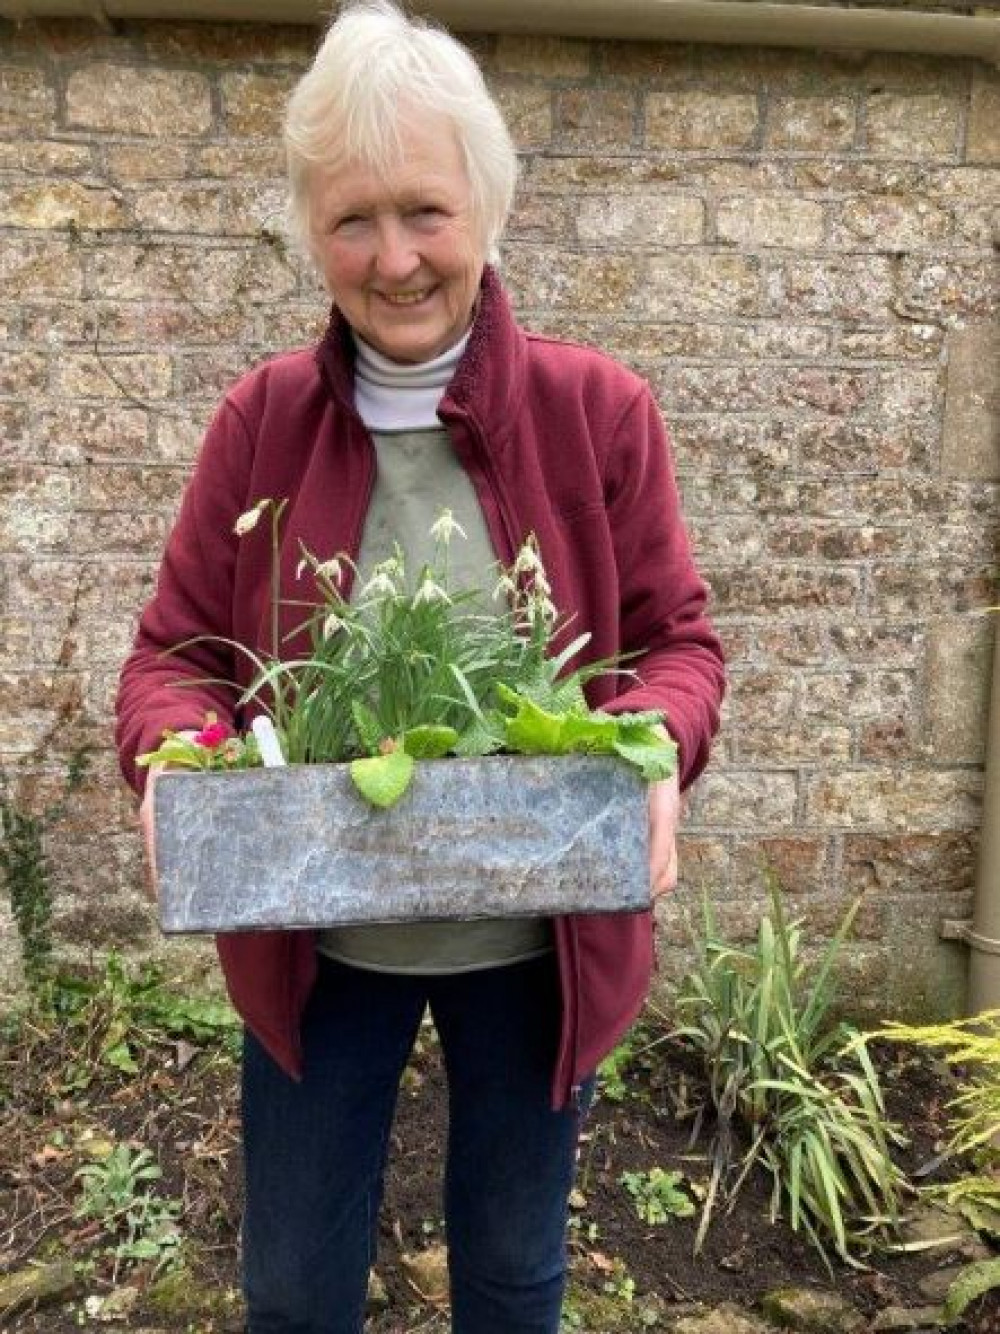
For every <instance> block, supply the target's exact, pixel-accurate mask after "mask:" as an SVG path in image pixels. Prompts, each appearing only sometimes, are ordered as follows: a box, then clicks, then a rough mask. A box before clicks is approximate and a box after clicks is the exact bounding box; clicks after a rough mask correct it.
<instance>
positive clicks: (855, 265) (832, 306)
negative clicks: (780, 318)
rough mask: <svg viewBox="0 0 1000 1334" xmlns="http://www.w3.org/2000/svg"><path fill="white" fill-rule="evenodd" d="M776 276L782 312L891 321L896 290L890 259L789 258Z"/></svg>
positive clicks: (859, 319)
mask: <svg viewBox="0 0 1000 1334" xmlns="http://www.w3.org/2000/svg"><path fill="white" fill-rule="evenodd" d="M777 279H778V285H779V289H780V298H779V301H780V308H781V310H782V313H783V314H784V315H791V316H792V317H793V318H795V317H797V316H801V315H803V314H809V315H813V316H816V315H819V316H823V317H825V318H828V319H837V320H852V321H861V320H867V321H878V320H881V321H885V322H888V320H889V317H890V311H891V310H892V303H893V297H894V295H895V291H896V288H895V274H894V272H893V267H892V264H891V262H890V261H889V260H888V259H885V258H883V257H881V256H875V255H851V256H845V257H840V256H834V255H830V256H823V257H822V258H817V259H799V258H796V259H789V260H788V261H787V262H786V263H783V264H782V265H781V267H780V270H779V272H778V274H777Z"/></svg>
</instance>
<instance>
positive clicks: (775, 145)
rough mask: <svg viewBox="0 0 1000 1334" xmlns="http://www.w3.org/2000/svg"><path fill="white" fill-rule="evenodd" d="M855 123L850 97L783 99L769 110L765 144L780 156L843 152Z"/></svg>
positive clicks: (848, 144) (852, 132)
mask: <svg viewBox="0 0 1000 1334" xmlns="http://www.w3.org/2000/svg"><path fill="white" fill-rule="evenodd" d="M856 120H857V110H856V108H855V105H854V101H853V100H852V99H851V98H850V97H786V98H782V99H780V100H778V101H775V102H773V103H772V104H771V106H770V107H769V108H768V115H767V126H766V133H765V144H766V146H767V147H768V148H770V149H773V150H774V151H775V152H779V153H783V152H793V153H843V152H846V151H847V150H848V149H849V148H851V146H852V145H853V143H854V129H855V122H856Z"/></svg>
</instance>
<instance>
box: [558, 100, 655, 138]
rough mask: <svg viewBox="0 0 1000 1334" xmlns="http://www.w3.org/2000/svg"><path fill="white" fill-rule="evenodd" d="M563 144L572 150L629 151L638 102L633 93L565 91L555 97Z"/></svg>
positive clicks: (559, 130)
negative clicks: (601, 149)
mask: <svg viewBox="0 0 1000 1334" xmlns="http://www.w3.org/2000/svg"><path fill="white" fill-rule="evenodd" d="M555 99H556V124H557V126H558V131H557V134H558V139H559V142H560V143H561V144H565V145H567V146H568V147H571V148H586V149H589V150H592V149H595V148H613V149H617V150H621V149H624V148H629V147H631V145H632V141H633V139H634V136H635V121H636V99H635V94H634V93H633V92H631V91H630V90H628V91H626V90H618V89H610V90H609V89H604V88H564V89H561V90H560V91H558V92H557V93H556V95H555Z"/></svg>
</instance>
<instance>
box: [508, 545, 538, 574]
mask: <svg viewBox="0 0 1000 1334" xmlns="http://www.w3.org/2000/svg"><path fill="white" fill-rule="evenodd" d="M539 573H540V574H542V575H544V574H545V566H544V565H543V564H542V558H541V556H540V555H539V554H538V546H537V544H536V543H535V542H534V541H533V540H532V539H531V538H530V537H529V538H528V540H527V541H526V542H524V543H523V544H522V546H521V549H520V551H519V552H518V553H517V556H516V557H515V560H514V574H535V575H537V574H539Z"/></svg>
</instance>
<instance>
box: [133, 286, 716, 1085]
mask: <svg viewBox="0 0 1000 1334" xmlns="http://www.w3.org/2000/svg"><path fill="white" fill-rule="evenodd" d="M439 415H440V417H441V419H442V420H443V422H444V423H445V425H446V427H447V429H448V431H449V434H450V435H451V438H452V441H453V444H454V448H455V451H456V453H457V455H458V458H459V459H460V461H461V463H462V465H463V466H464V467H465V469H466V470H467V472H468V474H469V476H470V479H471V480H472V483H473V485H474V486H475V489H476V493H477V495H478V498H479V502H480V504H481V506H482V509H483V515H484V517H485V520H486V526H487V529H488V531H489V534H490V538H491V540H492V543H493V547H494V550H495V551H496V554H497V557H498V559H500V560H501V561H503V562H504V563H505V564H509V563H510V562H511V561H512V560H513V557H514V554H515V552H516V550H517V548H518V546H519V545H520V544H521V542H522V541H523V539H524V538H525V537H526V536H527V534H528V533H531V532H533V533H535V534H536V535H537V538H538V541H539V546H540V549H541V554H542V559H543V560H544V562H545V568H546V572H547V574H548V578H549V581H550V583H551V584H552V588H553V596H554V600H555V603H556V605H557V606H558V608H559V609H560V611H561V613H563V615H565V616H571V617H572V623H571V633H572V635H574V636H575V635H578V634H580V633H582V632H583V631H585V630H586V631H589V632H590V634H591V636H592V637H591V640H590V642H589V644H588V645H587V649H586V655H587V656H588V657H589V658H590V659H599V658H607V657H610V656H613V655H615V654H619V653H631V652H638V653H639V655H640V656H638V657H637V658H634V659H632V660H630V663H629V666H630V668H631V669H632V672H633V673H635V675H634V676H633V677H628V676H623V677H617V678H616V677H602V678H598V679H596V680H595V681H594V682H592V683H591V686H590V688H589V692H588V693H589V697H590V703H591V705H592V706H595V707H597V706H599V707H601V708H604V709H607V710H610V711H615V712H617V711H621V710H623V709H629V710H632V709H647V708H657V709H663V710H665V712H666V715H667V726H668V728H669V730H670V732H671V733H672V735H673V736H674V738H675V739H676V741H677V743H678V746H679V750H680V765H681V784H682V786H687V784H689V783H690V782H691V780H692V779H693V778H695V777H696V776H697V774H698V773H699V772H700V771H701V769H702V768H703V767H704V765H705V763H706V761H707V758H708V751H709V744H710V741H711V738H712V736H713V734H714V732H715V730H716V728H717V726H718V717H719V705H720V702H721V698H722V694H723V689H724V674H723V666H722V653H721V649H720V645H719V641H718V639H717V637H716V635H715V634H714V632H713V631H712V628H711V626H710V625H709V623H708V621H707V619H706V617H705V600H706V590H705V585H704V584H703V582H702V580H701V579H700V578H699V576H698V574H697V572H696V570H695V568H694V565H693V563H692V560H691V554H690V550H689V545H688V540H687V535H686V533H685V530H684V523H683V520H682V517H681V512H680V506H679V502H678V496H677V488H676V484H675V481H674V478H673V473H672V469H671V462H670V452H669V442H668V439H667V436H666V432H665V430H664V426H663V423H662V421H661V419H660V416H659V413H658V412H657V409H656V406H655V404H654V402H653V399H652V396H651V394H650V391H649V388H648V386H647V385H646V384H645V382H644V381H643V380H641V379H640V378H639V377H638V376H636V375H634V374H633V373H632V372H630V371H629V370H627V369H626V368H624V367H623V366H620V365H618V364H617V363H616V362H613V361H611V360H610V359H609V358H607V357H605V356H602V355H601V354H600V353H597V352H594V351H592V350H589V349H586V348H582V347H578V346H574V345H571V344H567V343H561V342H558V341H556V340H553V339H550V338H541V337H536V336H534V335H532V334H528V333H525V332H524V331H523V330H522V329H520V328H519V327H518V325H517V324H516V323H515V321H514V318H513V315H512V313H511V310H510V306H509V304H508V301H507V297H506V295H505V293H504V291H503V289H502V287H501V284H500V281H499V278H498V277H497V275H496V273H495V272H494V271H493V270H492V269H491V268H487V269H486V270H485V271H484V274H483V282H482V288H481V293H480V302H479V307H478V310H477V314H476V318H475V322H474V324H473V328H472V332H471V335H470V338H469V342H468V345H467V348H466V351H465V354H464V356H463V358H462V360H461V362H460V364H459V366H458V369H457V371H456V373H455V377H454V379H453V381H452V383H451V385H450V386H449V388H448V391H447V394H446V396H445V398H444V400H443V401H442V403H441V406H440V409H439ZM374 472H375V451H374V446H373V444H372V441H371V438H370V436H369V434H368V432H367V430H366V428H365V426H364V424H363V423H362V421H361V419H360V418H359V416H358V415H357V412H356V411H355V408H354V401H353V345H352V342H351V337H350V331H349V329H348V328H347V326H346V324H345V323H344V321H343V319H342V317H341V316H340V315H339V314H338V313H337V312H336V311H335V312H334V315H333V318H332V320H331V323H330V327H329V329H328V331H327V334H326V335H325V337H324V339H323V341H322V342H321V343H320V345H319V346H318V348H316V349H312V350H303V351H296V352H291V353H288V354H286V355H284V356H279V357H276V358H275V359H274V360H272V361H269V362H266V363H265V364H264V365H262V366H259V367H257V368H256V369H255V370H253V371H252V372H250V374H248V375H247V376H245V377H244V378H243V379H241V380H240V381H239V382H238V383H237V384H236V385H235V386H234V387H233V389H232V390H231V391H230V392H229V393H228V394H227V395H226V397H225V398H224V400H223V402H222V404H221V405H220V407H219V409H218V412H217V413H216V416H215V418H214V420H213V421H212V423H211V426H210V427H209V430H208V433H207V435H206V437H205V441H204V444H203V447H202V450H201V453H200V455H199V458H198V462H197V465H196V467H195V470H194V473H193V475H192V477H191V480H190V481H189V483H188V486H187V488H186V491H185V493H184V497H183V500H182V504H181V508H180V513H179V516H178V519H177V522H176V524H175V526H174V529H173V531H172V533H171V535H170V538H169V541H168V544H167V548H166V552H165V554H164V558H163V562H162V565H161V568H160V573H159V579H158V583H157V587H156V591H155V593H154V596H153V598H152V600H151V601H150V603H149V604H148V606H147V607H146V609H145V611H144V612H143V615H142V618H141V620H140V623H139V628H138V632H137V635H136V640H135V646H134V648H133V650H132V653H131V654H130V656H129V658H128V660H127V661H126V663H125V666H124V669H123V671H122V675H121V683H120V687H119V693H118V710H117V711H118V727H117V740H118V746H119V753H120V757H121V764H122V769H123V772H124V773H125V776H126V778H127V779H128V781H129V782H130V783H131V784H132V785H133V786H134V787H135V788H136V790H141V787H142V781H143V772H144V771H143V770H141V769H137V768H136V766H135V759H136V756H137V755H138V754H141V753H142V752H144V751H147V750H152V749H154V748H155V747H156V745H157V744H158V743H159V741H160V738H161V736H162V733H163V730H164V729H165V728H175V729H179V728H184V727H198V726H200V725H201V723H202V720H203V718H204V715H205V713H206V712H207V711H208V710H214V711H215V712H216V713H217V714H218V715H219V717H220V718H222V719H226V720H234V721H236V722H237V723H238V722H240V721H241V720H240V719H238V718H234V713H235V701H236V692H235V691H234V690H232V689H229V688H227V687H226V686H223V685H209V684H194V685H192V684H188V685H181V684H179V682H180V681H181V680H182V679H186V680H187V681H188V682H196V681H199V680H204V678H208V677H211V678H215V679H221V680H232V681H235V682H236V683H238V684H239V685H240V686H245V685H246V684H247V683H248V681H249V679H250V678H251V676H252V674H253V664H252V662H251V661H250V660H249V658H248V657H247V656H246V655H244V654H242V653H239V652H236V651H234V650H231V649H227V648H226V647H225V646H224V645H223V644H222V643H221V641H220V639H219V638H216V639H214V640H202V641H201V642H199V643H197V644H191V645H190V646H189V647H187V648H186V649H184V650H183V652H181V653H172V654H170V655H169V656H167V657H164V656H162V654H163V650H165V649H168V648H174V647H175V646H176V645H178V644H181V643H182V642H184V641H188V640H191V639H193V638H195V637H197V636H205V635H210V636H216V637H222V638H226V639H230V640H233V641H235V642H236V643H238V644H242V645H246V646H248V647H250V648H252V649H255V650H267V649H269V648H270V647H271V627H270V623H269V610H268V609H269V605H270V601H269V588H270V561H271V552H270V532H269V529H270V525H269V524H268V523H267V522H266V521H262V522H261V523H259V524H258V525H257V527H256V528H255V529H254V530H253V532H251V533H250V534H248V535H247V536H245V537H243V538H237V537H236V536H235V535H234V533H233V524H234V522H235V520H236V518H237V516H238V515H240V514H241V513H243V512H244V511H245V510H247V509H249V508H250V507H251V506H252V505H253V504H255V502H257V501H258V500H260V499H262V498H263V497H272V498H275V499H280V498H287V500H288V506H287V508H286V510H285V513H284V516H283V521H282V542H281V588H282V593H283V596H285V597H288V598H302V597H305V596H307V593H308V590H307V589H306V588H304V587H303V583H302V581H296V567H297V566H298V563H299V560H300V556H301V546H302V545H304V546H305V547H307V548H308V549H309V550H310V551H311V552H313V553H314V554H315V555H316V556H318V557H319V558H320V559H321V560H322V559H326V558H328V557H330V556H333V555H336V554H337V553H340V552H347V553H348V554H350V555H352V556H356V555H357V552H358V548H359V545H360V539H361V532H362V528H363V525H364V520H365V514H366V511H367V507H368V503H369V500H370V497H371V491H372V484H373V480H374ZM284 616H285V623H284V624H283V625H282V634H285V633H289V632H290V631H291V630H293V629H294V627H295V625H296V624H298V623H301V620H302V612H301V608H286V609H285V612H284ZM555 936H556V947H557V953H558V958H559V971H560V980H561V988H562V1002H563V1011H562V1036H561V1041H560V1045H559V1052H558V1057H557V1061H556V1067H555V1070H554V1071H553V1084H552V1098H553V1105H554V1106H562V1105H565V1103H566V1102H567V1101H568V1100H569V1099H570V1097H571V1095H572V1093H573V1090H574V1089H575V1088H576V1087H577V1086H578V1084H579V1082H580V1081H581V1080H582V1079H583V1078H584V1077H586V1076H587V1075H588V1074H590V1073H592V1072H593V1071H594V1069H595V1068H596V1066H597V1064H598V1062H599V1061H600V1060H601V1059H602V1057H603V1056H604V1055H606V1053H607V1052H608V1051H610V1050H611V1048H612V1047H613V1046H614V1045H615V1043H616V1042H617V1041H618V1039H619V1038H620V1037H621V1035H622V1033H623V1032H624V1031H625V1029H626V1028H627V1027H628V1025H629V1024H630V1023H631V1022H632V1020H633V1019H634V1018H635V1016H636V1014H637V1013H638V1011H639V1009H640V1007H641V1005H642V1001H643V999H644V996H645V994H646V990H647V988H648V985H649V979H650V974H651V971H652V964H653V939H652V922H651V916H650V914H649V913H640V914H638V915H601V916H577V917H562V918H557V919H556V921H555ZM218 947H219V954H220V958H221V961H222V966H223V970H224V972H225V976H226V983H227V986H228V988H229V993H230V995H231V997H232V1000H233V1003H234V1005H235V1006H236V1008H237V1010H238V1011H239V1012H240V1014H241V1015H242V1017H243V1019H244V1021H245V1022H246V1023H247V1025H248V1026H249V1027H250V1029H251V1030H252V1031H253V1032H254V1033H255V1034H256V1036H257V1037H258V1038H259V1039H260V1041H261V1042H262V1043H263V1045H264V1046H265V1047H266V1048H267V1050H268V1051H269V1052H270V1053H271V1055H272V1056H273V1057H274V1059H275V1060H276V1061H277V1062H278V1064H279V1065H280V1066H281V1067H282V1068H283V1069H284V1070H285V1071H286V1072H287V1073H288V1074H289V1075H291V1076H292V1077H298V1076H299V1075H300V1074H301V1063H302V1055H301V1044H300V1037H299V1025H300V1020H301V1015H302V1011H303V1008H304V1006H305V1004H306V1001H307V999H308V996H309V992H310V990H311V988H312V985H313V982H314V980H315V975H316V957H315V938H314V936H313V934H312V933H311V932H302V931H295V932H292V931H266V932H260V933H254V934H228V935H223V936H220V937H219V939H218Z"/></svg>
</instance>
